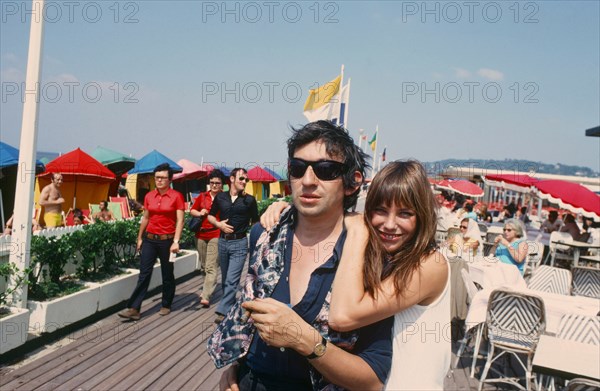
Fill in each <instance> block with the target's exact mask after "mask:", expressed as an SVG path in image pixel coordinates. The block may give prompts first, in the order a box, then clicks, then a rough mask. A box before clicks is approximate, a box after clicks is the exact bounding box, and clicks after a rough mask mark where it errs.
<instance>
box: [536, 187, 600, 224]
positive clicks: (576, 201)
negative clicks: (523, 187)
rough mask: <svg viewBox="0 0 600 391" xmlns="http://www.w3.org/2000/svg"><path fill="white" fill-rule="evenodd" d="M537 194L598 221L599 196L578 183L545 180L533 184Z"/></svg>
mask: <svg viewBox="0 0 600 391" xmlns="http://www.w3.org/2000/svg"><path fill="white" fill-rule="evenodd" d="M535 188H536V189H537V195H538V197H540V198H543V199H545V200H548V201H549V202H551V203H553V204H558V206H559V207H561V208H563V209H567V210H569V211H571V212H573V213H581V214H582V215H583V216H585V217H590V218H592V219H594V220H595V221H600V196H598V195H597V194H596V193H594V192H592V191H591V190H589V189H588V188H587V187H584V186H581V185H580V184H578V183H573V182H567V181H561V180H546V181H539V182H537V183H536V184H535Z"/></svg>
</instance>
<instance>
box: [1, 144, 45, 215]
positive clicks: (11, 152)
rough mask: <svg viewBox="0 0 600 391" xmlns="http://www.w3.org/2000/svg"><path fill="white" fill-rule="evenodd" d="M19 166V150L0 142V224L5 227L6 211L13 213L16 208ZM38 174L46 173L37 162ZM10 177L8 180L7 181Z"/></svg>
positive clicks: (42, 166)
mask: <svg viewBox="0 0 600 391" xmlns="http://www.w3.org/2000/svg"><path fill="white" fill-rule="evenodd" d="M18 166H19V150H18V149H17V148H15V147H13V146H10V145H8V144H6V143H3V142H2V141H0V178H2V182H1V183H2V186H0V222H1V223H2V225H3V226H4V223H5V220H6V216H5V215H4V212H5V210H8V211H12V209H13V207H14V193H15V183H16V181H17V175H18V174H17V167H18ZM35 169H36V173H38V172H42V171H44V165H43V164H42V162H40V161H39V160H37V161H36V162H35ZM7 177H8V179H7ZM3 191H4V192H5V194H8V197H7V199H6V200H5V199H4V197H3V194H2V193H3Z"/></svg>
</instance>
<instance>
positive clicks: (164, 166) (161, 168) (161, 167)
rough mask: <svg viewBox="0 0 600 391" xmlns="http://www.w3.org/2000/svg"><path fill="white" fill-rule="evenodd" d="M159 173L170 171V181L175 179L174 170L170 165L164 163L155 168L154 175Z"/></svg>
mask: <svg viewBox="0 0 600 391" xmlns="http://www.w3.org/2000/svg"><path fill="white" fill-rule="evenodd" d="M159 171H168V172H169V180H171V179H173V169H172V168H171V166H169V163H162V164H159V165H158V166H156V167H154V171H152V173H153V174H156V173H157V172H159Z"/></svg>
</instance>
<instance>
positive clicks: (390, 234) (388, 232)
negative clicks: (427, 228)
mask: <svg viewBox="0 0 600 391" xmlns="http://www.w3.org/2000/svg"><path fill="white" fill-rule="evenodd" d="M370 221H371V225H372V226H373V228H375V231H377V234H378V235H379V238H380V239H381V242H382V243H383V246H384V247H385V250H386V251H387V252H388V254H393V253H395V252H397V251H398V250H399V249H400V248H401V247H402V245H403V244H404V243H406V242H407V241H408V240H410V239H411V238H412V237H413V235H414V234H415V231H416V229H417V215H416V213H415V211H414V210H412V209H409V208H404V207H403V206H402V205H400V206H396V205H391V206H379V207H377V208H375V209H374V210H373V212H372V214H371V218H370Z"/></svg>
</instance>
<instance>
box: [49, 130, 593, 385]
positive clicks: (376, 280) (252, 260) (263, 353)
mask: <svg viewBox="0 0 600 391" xmlns="http://www.w3.org/2000/svg"><path fill="white" fill-rule="evenodd" d="M287 152H288V177H289V181H290V187H291V196H292V201H291V203H290V204H288V203H287V202H283V201H280V202H275V203H273V204H272V205H271V206H270V207H269V208H268V210H267V211H266V212H265V213H264V214H263V215H262V217H261V218H260V220H259V215H258V208H257V202H256V199H255V198H254V197H253V196H251V195H249V194H247V193H246V192H245V188H246V184H247V181H248V173H247V172H246V170H245V169H243V168H236V169H234V170H232V171H231V172H230V174H229V177H226V176H225V175H224V174H223V172H221V171H220V170H213V171H212V172H211V173H210V174H209V176H208V184H209V188H208V190H207V191H205V192H202V193H200V194H199V195H198V196H197V198H196V199H195V200H194V202H193V204H192V206H191V208H190V215H191V216H192V217H193V218H196V219H199V224H198V229H197V231H196V232H195V238H196V249H197V251H198V254H199V258H198V268H199V269H200V273H201V274H203V275H205V278H204V282H203V286H202V287H200V288H199V289H200V293H199V303H200V305H201V307H203V308H205V309H207V308H210V306H211V304H212V303H211V300H212V298H213V295H214V292H215V289H216V287H217V282H218V281H220V283H221V288H222V290H223V297H222V299H221V300H220V302H219V304H218V306H216V308H215V311H214V322H215V323H216V324H217V325H216V328H215V330H214V332H213V333H212V334H211V336H210V337H209V339H208V342H207V353H208V354H209V355H210V357H211V358H212V360H213V361H214V363H215V365H216V366H217V367H219V368H221V367H227V369H226V370H225V371H224V372H223V374H222V376H221V379H220V389H221V390H238V389H241V390H249V389H252V390H274V389H277V390H279V389H282V390H283V389H285V390H307V389H313V390H317V389H319V390H320V389H333V387H334V386H337V387H342V388H352V389H382V388H384V389H389V390H442V389H443V384H444V378H445V377H446V373H447V371H448V369H449V367H450V358H451V335H450V332H449V330H450V323H451V315H450V300H451V299H450V296H451V295H450V286H451V278H450V265H449V262H448V259H447V254H446V253H445V251H441V249H440V245H439V244H438V243H436V232H437V231H439V230H440V229H441V230H448V229H450V230H449V232H451V234H449V235H448V238H447V241H446V243H445V244H444V245H445V246H447V248H449V249H450V250H451V251H452V252H454V253H457V252H467V253H470V254H473V255H475V254H479V253H481V252H482V251H483V248H484V240H483V238H482V234H481V231H480V225H479V224H480V223H484V224H489V223H491V222H492V221H500V222H502V224H503V234H502V235H498V236H497V237H496V238H495V239H494V241H493V246H492V248H491V252H492V253H493V254H495V255H496V256H497V257H498V259H500V261H502V262H504V263H507V264H511V265H514V266H515V267H517V268H518V269H519V270H520V271H521V273H523V267H524V263H525V258H526V256H527V245H526V242H525V238H526V228H525V227H526V224H529V223H530V222H531V220H530V218H529V216H528V213H527V208H526V207H520V208H518V207H517V206H516V205H514V204H509V205H506V206H505V207H504V209H503V210H502V211H501V212H500V215H499V216H497V217H493V216H492V214H491V213H490V211H489V210H488V209H487V206H486V205H475V204H474V203H471V202H458V203H457V205H456V206H455V207H454V209H451V208H446V207H444V206H443V205H442V206H441V207H440V202H439V200H438V199H436V197H435V195H434V193H433V191H432V189H431V185H430V183H429V181H428V179H427V173H426V170H425V168H424V167H423V166H422V165H421V164H420V163H419V162H417V161H414V160H406V161H395V162H391V163H389V164H387V165H386V166H385V167H384V168H383V169H382V170H381V171H380V172H378V173H377V175H376V176H375V177H374V178H373V180H372V182H371V184H370V186H369V189H368V193H367V195H366V200H365V207H364V213H354V212H350V211H351V210H354V209H355V207H356V204H357V199H358V196H359V193H360V190H361V188H362V187H363V185H364V183H365V176H366V171H367V169H368V168H369V163H368V161H367V155H366V154H365V153H364V152H363V151H362V150H361V149H360V148H359V147H357V146H356V144H355V143H354V140H353V139H352V138H351V137H350V135H349V134H348V132H347V130H345V129H344V128H342V127H339V126H336V125H334V124H332V123H331V122H328V121H317V122H312V123H309V124H307V125H305V126H303V127H300V128H293V129H292V135H291V137H290V138H289V140H288V142H287ZM153 179H154V182H155V185H156V186H155V189H154V190H151V191H149V192H147V193H146V194H145V196H144V203H143V212H142V218H141V221H140V226H139V230H138V236H137V243H136V247H137V251H138V252H139V254H140V273H139V276H138V281H137V284H136V286H135V288H134V289H133V292H132V293H131V296H130V298H129V300H128V301H127V305H126V308H125V309H124V310H122V311H120V312H119V313H118V316H119V317H121V318H123V319H125V320H128V321H137V320H140V319H141V317H142V313H141V306H142V301H143V300H144V298H145V296H146V294H147V291H148V286H149V283H150V278H151V275H152V269H153V265H154V263H155V262H156V259H157V258H158V259H159V261H160V267H161V275H162V300H161V308H160V310H159V312H158V313H159V315H161V316H167V315H169V314H170V312H171V306H172V304H173V300H174V297H175V290H176V284H175V278H174V270H173V262H172V261H173V259H174V255H175V254H176V253H178V252H179V250H180V248H179V241H180V240H181V237H182V231H183V227H184V212H185V209H186V206H185V202H184V197H183V195H182V194H181V193H180V192H178V191H176V190H174V189H173V188H172V187H171V182H172V179H173V170H172V168H171V167H170V166H169V165H168V164H166V163H165V164H161V165H159V166H157V167H156V168H155V169H154V172H153ZM226 183H227V184H228V185H229V189H228V190H227V191H223V186H224V185H225V184H226ZM61 185H62V175H60V174H54V175H53V176H52V182H51V183H50V184H49V185H48V186H46V187H45V188H44V189H43V190H42V192H41V195H40V205H42V206H44V208H45V215H44V219H45V220H46V224H47V225H50V226H52V225H55V226H56V225H60V224H62V223H63V220H62V216H61V214H60V211H61V208H62V204H63V203H64V202H65V201H64V198H63V197H62V194H61V192H60V187H61ZM72 212H73V215H74V221H76V222H75V224H85V223H89V222H93V221H111V220H114V218H115V217H114V215H113V214H112V213H111V212H110V210H109V209H108V202H106V201H102V202H101V203H100V210H99V211H98V212H97V213H94V214H93V215H92V216H91V217H90V218H89V220H88V221H86V219H88V217H86V216H84V215H83V214H82V213H81V211H80V210H77V209H76V210H73V211H72ZM75 219H76V220H75ZM255 223H256V224H255ZM454 226H456V227H457V228H458V229H455V228H454V230H453V227H454ZM594 228H596V227H595V224H594V223H593V221H591V220H590V221H588V220H584V221H583V225H582V226H581V227H580V226H579V225H578V224H577V222H576V220H575V218H574V217H573V216H571V215H565V216H563V218H562V219H559V218H558V213H556V211H551V212H550V213H549V215H548V219H547V220H546V221H544V222H543V223H542V224H541V226H540V229H541V230H543V231H545V232H553V231H563V232H568V233H570V234H571V235H572V236H573V237H574V239H576V240H579V239H583V238H584V237H585V235H586V234H587V235H588V236H589V235H591V233H592V230H593V229H594ZM246 262H248V264H247V265H246ZM244 268H246V270H247V275H246V277H245V282H243V284H242V288H241V289H239V287H240V283H241V276H242V274H243V271H244ZM219 270H220V280H219V278H218V277H219V274H218V273H219ZM432 330H436V331H435V332H432Z"/></svg>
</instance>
